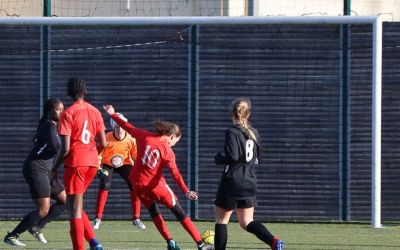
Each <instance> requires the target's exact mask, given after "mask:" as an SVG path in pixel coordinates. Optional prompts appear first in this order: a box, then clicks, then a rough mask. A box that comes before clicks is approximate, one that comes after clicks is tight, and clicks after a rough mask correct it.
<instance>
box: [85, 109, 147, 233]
mask: <svg viewBox="0 0 400 250" xmlns="http://www.w3.org/2000/svg"><path fill="white" fill-rule="evenodd" d="M118 115H119V117H121V118H122V119H123V120H124V121H127V119H126V118H125V117H124V116H123V115H122V114H118ZM110 125H111V127H112V128H113V131H110V132H108V133H107V134H106V141H107V145H106V148H104V150H103V151H102V152H101V153H100V155H99V159H100V160H101V165H100V169H99V171H98V175H99V176H100V187H99V191H98V193H97V202H96V219H95V220H94V222H93V229H99V227H100V224H101V220H102V218H103V212H104V207H105V205H106V202H107V197H108V192H109V190H110V187H111V179H112V176H113V173H114V172H115V173H118V174H119V175H120V176H121V177H122V178H123V179H124V180H125V182H126V184H127V185H128V188H129V190H130V201H131V206H132V222H133V224H134V225H135V226H136V228H138V229H145V228H146V227H145V225H144V224H143V223H142V221H141V220H140V205H141V204H140V200H139V198H138V197H137V196H136V194H135V192H134V190H133V186H132V184H131V183H130V181H129V179H128V176H129V172H130V170H131V168H132V166H133V165H134V160H136V150H137V149H136V140H135V139H134V138H133V137H132V136H131V135H129V134H128V133H126V132H125V130H123V129H122V128H121V127H119V126H118V125H117V124H116V123H115V122H114V120H112V119H111V120H110Z"/></svg>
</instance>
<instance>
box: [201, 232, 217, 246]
mask: <svg viewBox="0 0 400 250" xmlns="http://www.w3.org/2000/svg"><path fill="white" fill-rule="evenodd" d="M214 236H215V232H214V231H212V230H206V231H204V232H202V233H201V239H202V240H203V241H204V242H205V243H207V244H214Z"/></svg>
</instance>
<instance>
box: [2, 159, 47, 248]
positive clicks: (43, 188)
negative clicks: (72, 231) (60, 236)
mask: <svg viewBox="0 0 400 250" xmlns="http://www.w3.org/2000/svg"><path fill="white" fill-rule="evenodd" d="M34 163H35V162H29V164H31V165H32V166H31V165H27V166H24V168H23V174H24V178H25V180H26V182H27V183H28V185H29V191H30V194H31V197H32V200H33V202H34V203H35V206H36V210H34V211H32V212H30V213H28V214H27V215H26V216H25V217H24V218H23V219H22V221H21V222H20V223H19V224H18V225H17V226H16V227H15V228H14V230H12V231H11V232H9V233H8V234H7V235H6V236H5V237H4V242H5V243H7V244H10V245H14V246H25V244H24V243H22V242H20V241H19V239H18V237H19V235H20V234H22V233H24V232H25V231H27V230H28V229H29V228H31V227H33V226H35V225H36V224H37V223H38V221H40V219H41V218H43V217H45V216H46V215H47V213H48V211H49V207H50V178H49V175H48V171H46V170H44V169H41V168H39V167H38V166H36V165H35V164H34ZM25 164H28V163H25Z"/></svg>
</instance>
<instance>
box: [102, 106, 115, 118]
mask: <svg viewBox="0 0 400 250" xmlns="http://www.w3.org/2000/svg"><path fill="white" fill-rule="evenodd" d="M103 109H104V110H105V111H106V112H107V114H109V115H110V116H111V115H113V114H115V109H114V107H113V106H112V105H111V104H106V105H103Z"/></svg>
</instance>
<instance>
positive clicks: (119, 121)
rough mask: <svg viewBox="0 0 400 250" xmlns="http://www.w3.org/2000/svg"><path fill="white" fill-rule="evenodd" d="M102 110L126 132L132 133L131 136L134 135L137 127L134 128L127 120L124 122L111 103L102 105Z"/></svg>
mask: <svg viewBox="0 0 400 250" xmlns="http://www.w3.org/2000/svg"><path fill="white" fill-rule="evenodd" d="M103 108H104V110H105V111H106V112H107V114H109V115H110V116H111V118H112V119H113V120H114V121H115V122H116V123H117V124H118V126H120V127H121V128H123V129H124V130H125V131H126V132H127V133H128V134H130V135H132V136H133V137H136V136H137V135H136V132H137V130H138V129H137V128H135V127H134V126H133V125H132V124H130V123H129V122H126V121H124V120H122V119H121V118H120V117H119V116H118V115H117V114H116V113H115V109H114V107H113V106H112V105H103Z"/></svg>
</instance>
